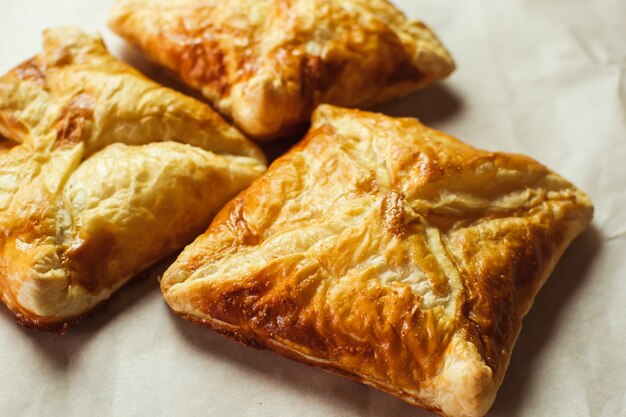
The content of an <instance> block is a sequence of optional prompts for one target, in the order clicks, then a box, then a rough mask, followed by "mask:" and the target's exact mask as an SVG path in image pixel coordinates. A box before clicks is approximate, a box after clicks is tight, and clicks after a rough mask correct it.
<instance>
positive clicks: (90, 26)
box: [0, 0, 626, 417]
mask: <svg viewBox="0 0 626 417" xmlns="http://www.w3.org/2000/svg"><path fill="white" fill-rule="evenodd" d="M110 4H111V1H102V0H100V1H98V0H89V1H87V0H75V1H71V0H55V1H50V0H0V71H1V72H2V73H4V72H5V71H7V70H9V69H10V68H11V67H13V66H15V65H16V64H18V63H19V62H22V61H24V60H25V59H27V58H29V57H30V56H31V55H33V54H35V53H37V52H38V51H39V50H40V45H41V31H42V30H43V29H44V28H46V27H55V26H62V25H78V26H80V27H82V28H84V29H85V30H87V31H90V32H95V31H100V32H101V33H102V34H103V35H104V37H105V39H106V42H107V44H108V45H109V47H110V49H111V50H112V52H113V53H114V54H115V55H117V56H119V57H122V58H123V59H124V60H126V61H128V62H131V63H132V64H134V65H135V66H138V67H139V68H140V69H141V70H143V71H146V72H148V73H150V74H159V73H158V72H155V70H154V67H152V66H150V64H148V63H147V62H146V61H145V60H144V59H143V58H142V57H141V56H140V55H139V54H138V53H136V52H135V51H134V50H132V48H130V47H128V46H126V45H125V44H124V42H122V41H121V40H120V39H119V38H117V37H116V36H115V35H113V34H112V33H111V32H110V31H108V30H107V29H106V25H105V22H106V15H107V12H108V10H109V8H110ZM397 4H399V5H400V6H401V7H402V8H403V9H404V10H405V11H406V12H407V13H408V14H409V15H411V16H412V17H417V18H421V19H423V20H424V21H425V22H427V23H428V24H429V25H430V26H431V27H433V29H434V30H435V31H436V32H437V33H438V35H439V36H440V37H441V39H442V40H443V42H444V43H445V44H446V46H447V47H448V48H449V49H450V51H451V52H452V54H453V55H454V57H455V59H456V62H457V64H458V70H457V71H456V73H455V74H454V75H453V76H452V77H451V78H450V79H449V80H447V81H445V82H444V83H441V84H439V85H437V86H434V87H432V88H430V89H428V90H426V91H424V92H421V93H416V94H412V95H410V96H408V97H405V98H402V99H399V100H396V101H394V102H391V103H388V104H386V105H383V106H379V107H378V109H379V110H382V111H385V112H387V113H389V114H393V115H404V116H417V117H420V118H421V119H422V121H424V122H425V123H427V124H429V125H431V126H433V127H435V128H438V129H441V130H444V131H446V132H448V133H450V134H452V135H455V136H457V137H459V138H461V139H462V140H464V141H465V142H468V143H470V144H472V145H474V146H477V147H480V148H485V149H489V150H502V151H509V152H517V153H524V154H527V155H530V156H532V157H534V158H535V159H537V160H539V161H540V162H542V163H544V164H545V165H547V166H549V167H551V168H552V169H554V170H555V171H557V172H559V173H560V174H562V175H563V176H565V177H566V178H568V179H569V180H571V181H572V182H574V183H575V184H576V185H578V186H579V187H580V188H582V189H583V190H585V191H586V192H588V193H589V195H590V196H591V199H592V200H593V202H594V204H595V207H596V212H595V217H594V221H593V224H592V226H591V227H590V228H589V229H588V230H587V231H586V232H585V233H584V234H583V235H582V236H581V237H580V238H579V239H578V240H576V241H575V242H574V243H573V244H572V246H571V247H570V249H569V250H568V251H567V252H566V253H565V255H564V256H563V258H562V260H561V262H560V263H559V265H558V266H557V268H556V270H555V271H554V274H553V275H552V277H551V278H550V280H549V281H548V283H547V284H546V286H545V287H544V289H543V290H542V291H541V292H540V294H539V296H538V298H537V299H536V302H535V305H534V307H533V309H532V310H531V311H530V313H529V315H528V316H527V317H526V319H525V320H524V328H523V330H522V334H521V336H520V338H519V339H518V342H517V345H516V348H515V351H514V353H513V357H512V360H511V365H510V367H509V370H508V372H507V376H506V378H505V381H504V384H503V385H502V388H501V390H500V393H499V395H498V398H497V400H496V402H495V405H494V407H493V409H492V410H491V412H490V414H489V416H493V417H495V416H498V417H504V416H507V417H509V416H520V417H521V416H533V417H542V416H545V417H548V416H550V417H552V416H568V417H589V416H593V417H600V416H602V417H614V416H626V262H625V260H626V210H625V209H624V207H626V197H625V195H626V2H625V1H624V0H594V1H590V0H550V1H545V0H509V1H501V0H466V1H455V0H445V1H444V0H439V1H426V0H404V1H401V0H397ZM159 77H161V78H162V75H159ZM157 78H158V77H157ZM283 147H284V146H283ZM280 148H281V146H275V148H274V150H275V149H280ZM158 273H159V272H158V271H156V272H153V273H152V275H151V276H150V277H148V278H147V279H143V280H138V281H136V282H134V283H132V284H130V285H129V286H127V287H125V288H123V289H122V291H120V293H119V294H118V295H117V296H115V297H114V298H113V299H112V300H111V301H110V302H109V303H108V304H106V306H105V307H104V308H103V309H101V310H100V311H98V312H97V313H96V314H94V315H93V316H92V317H90V318H88V319H87V320H85V321H83V322H82V323H81V324H80V325H78V326H77V327H75V328H72V329H70V331H69V332H68V334H66V335H64V336H59V335H54V334H39V333H35V332H32V331H27V330H23V329H21V328H20V327H18V326H17V325H16V324H15V323H14V322H13V320H12V318H11V316H10V315H9V314H8V312H7V311H6V309H4V308H1V309H0V415H1V416H7V417H9V416H11V417H12V416H24V417H30V416H77V417H78V416H86V415H89V416H94V417H96V416H155V417H157V416H164V417H165V416H202V415H206V416H209V415H210V416H231V415H232V416H268V417H269V416H272V417H273V416H287V417H289V416H298V417H312V416H412V417H419V416H421V417H425V416H429V415H430V414H428V413H426V412H424V411H421V410H419V409H417V408H414V407H412V406H409V405H407V404H404V403H403V402H401V401H400V400H397V399H395V398H393V397H391V396H389V395H386V394H383V393H380V392H377V391H375V390H373V389H371V388H368V387H366V386H364V385H361V384H358V383H355V382H351V381H347V380H344V379H342V378H340V377H337V376H334V375H331V374H327V373H325V372H323V371H321V370H318V369H315V368H312V367H309V366H306V365H302V364H299V363H296V362H292V361H290V360H288V359H285V358H282V357H280V356H278V355H276V354H274V353H272V352H268V351H257V350H254V349H251V348H247V347H245V346H242V345H239V344H237V343H235V342H232V341H230V340H228V339H226V338H224V337H222V336H219V335H217V334H215V333H213V332H211V331H209V330H207V329H205V328H202V327H200V326H197V325H193V324H190V323H187V322H186V321H184V320H182V319H179V318H177V317H175V316H174V315H173V314H171V313H170V311H169V310H168V308H167V306H166V305H165V303H164V302H163V301H162V299H161V296H160V293H159V291H158V284H157V280H156V279H155V277H156V276H157V275H158Z"/></svg>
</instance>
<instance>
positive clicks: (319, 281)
mask: <svg viewBox="0 0 626 417" xmlns="http://www.w3.org/2000/svg"><path fill="white" fill-rule="evenodd" d="M592 212H593V208H592V205H591V202H590V200H589V199H588V198H587V196H586V195H585V194H584V193H582V192H581V191H579V190H578V189H577V188H575V187H574V186H573V185H572V184H570V183H569V182H568V181H566V180H565V179H563V178H562V177H560V176H559V175H557V174H556V173H554V172H552V171H551V170H549V169H547V168H546V167H544V166H542V165H541V164H539V163H537V162H535V161H534V160H532V159H530V158H528V157H525V156H521V155H513V154H506V153H497V152H496V153H494V152H486V151H481V150H477V149H475V148H473V147H471V146H469V145H466V144H464V143H462V142H460V141H459V140H457V139H454V138H452V137H450V136H448V135H446V134H444V133H441V132H438V131H435V130H433V129H429V128H427V127H425V126H423V125H422V124H420V123H419V122H418V121H417V120H415V119H409V118H392V117H388V116H384V115H381V114H375V113H368V112H364V111H358V110H348V109H343V108H339V107H333V106H329V105H323V106H320V107H319V108H318V109H317V110H316V111H315V114H314V116H313V123H312V127H311V129H310V131H309V132H308V134H307V136H306V137H305V138H304V139H303V141H302V142H301V143H300V144H298V145H297V146H295V147H294V148H292V150H291V151H289V152H288V153H287V154H285V155H284V156H282V157H281V158H279V159H278V160H276V161H275V162H274V163H273V164H272V166H271V167H270V168H269V170H268V171H267V172H266V173H265V174H264V175H263V176H262V177H261V178H259V179H258V180H257V181H255V182H254V184H252V186H251V187H250V188H248V189H246V190H245V191H244V192H242V193H241V194H240V195H239V196H238V197H236V198H235V199H234V200H232V201H231V202H229V203H228V204H227V205H226V206H225V207H224V208H223V209H222V210H221V211H220V213H219V214H218V215H217V216H216V218H215V220H214V221H213V222H212V224H211V226H210V228H209V229H208V230H207V232H206V233H205V234H203V235H201V236H200V237H198V238H197V239H196V241H195V242H194V243H192V244H191V245H189V246H187V248H186V249H185V250H184V251H183V252H182V253H181V255H180V256H179V258H178V259H177V261H176V262H175V263H174V264H173V265H172V266H171V267H170V268H169V269H168V270H167V271H166V273H165V275H164V277H163V279H162V281H161V289H162V292H163V295H164V297H165V300H166V301H167V303H168V304H169V305H170V307H171V308H172V309H173V310H174V311H175V312H176V313H177V314H179V315H182V316H183V317H185V318H187V319H190V320H192V321H195V322H198V323H202V324H204V325H206V326H209V327H211V328H213V329H215V330H217V331H219V332H221V333H224V334H226V335H227V336H229V337H232V338H234V339H236V340H239V341H242V342H244V343H247V344H250V345H254V346H259V347H266V348H270V349H273V350H275V351H277V352H280V353H282V354H284V355H286V356H288V357H290V358H293V359H296V360H299V361H302V362H305V363H308V364H311V365H315V366H319V367H322V368H325V369H327V370H331V371H335V372H337V373H339V374H341V375H343V376H346V377H349V378H352V379H354V380H357V381H360V382H363V383H365V384H368V385H371V386H373V387H375V388H378V389H380V390H382V391H386V392H388V393H391V394H393V395H395V396H397V397H400V398H402V399H403V400H405V401H407V402H409V403H412V404H415V405H417V406H420V407H424V408H426V409H429V410H431V411H434V412H437V413H439V414H441V415H443V416H448V417H468V416H469V417H478V416H482V415H484V414H485V413H486V412H487V410H488V409H489V407H490V406H491V404H492V402H493V400H494V398H495V395H496V392H497V389H498V387H499V386H500V384H501V382H502V379H503V377H504V373H505V370H506V368H507V366H508V362H509V358H510V355H511V351H512V349H513V345H514V342H515V340H516V338H517V336H518V334H519V332H520V329H521V323H522V318H523V317H524V315H525V314H526V313H527V312H528V310H529V308H530V306H531V304H532V302H533V299H534V297H535V296H536V294H537V292H538V291H539V289H540V287H541V286H542V285H543V283H544V282H545V280H546V279H547V277H548V276H549V275H550V273H551V271H552V270H553V268H554V266H555V264H556V263H557V261H558V259H559V258H560V256H561V254H562V253H563V251H564V250H565V248H566V247H567V246H568V245H569V243H570V242H571V241H572V240H573V239H574V238H575V237H576V236H577V235H578V234H579V233H581V231H582V230H584V229H585V227H587V225H588V223H589V222H590V220H591V217H592Z"/></svg>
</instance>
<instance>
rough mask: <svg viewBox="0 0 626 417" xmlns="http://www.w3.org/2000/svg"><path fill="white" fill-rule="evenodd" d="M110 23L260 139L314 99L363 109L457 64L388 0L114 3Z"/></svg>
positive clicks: (304, 114)
mask: <svg viewBox="0 0 626 417" xmlns="http://www.w3.org/2000/svg"><path fill="white" fill-rule="evenodd" d="M109 26H110V27H111V28H112V29H113V30H114V31H115V32H117V33H118V34H119V35H121V36H122V37H124V38H126V39H127V40H128V41H130V42H131V43H133V44H135V45H136V46H138V47H139V48H141V49H142V50H143V51H144V52H145V53H146V54H147V55H148V56H149V57H150V58H151V59H152V60H154V61H155V62H157V63H159V64H161V65H163V66H164V67H166V68H168V69H169V70H170V71H172V72H173V73H174V74H176V75H177V76H178V77H180V78H181V79H182V80H183V81H184V82H185V83H187V84H188V85H190V86H191V87H193V88H195V89H197V90H199V91H201V92H202V94H203V95H204V96H205V97H206V98H207V99H209V100H210V101H211V102H212V104H213V105H214V106H215V107H216V108H217V109H219V111H220V112H222V113H223V114H224V115H226V116H227V117H229V118H230V119H232V120H233V121H234V122H235V123H236V125H237V126H239V127H240V128H241V129H242V130H243V131H244V132H245V133H247V134H249V135H251V136H254V137H256V138H258V139H274V138H276V137H281V136H285V135H288V134H290V133H293V132H294V130H296V129H298V127H299V126H301V125H302V124H303V123H307V122H308V121H309V120H310V115H311V113H312V111H313V109H314V108H315V107H316V106H317V105H318V104H321V103H332V104H336V105H341V106H348V107H364V106H369V105H371V104H374V103H378V102H382V101H385V100H388V99H390V98H392V97H394V96H398V95H401V94H407V93H409V92H411V91H413V90H416V89H418V88H421V87H424V86H426V85H428V84H430V83H432V82H434V81H437V80H439V79H442V78H444V77H446V76H447V75H449V74H450V73H451V72H452V71H453V70H454V62H453V60H452V58H451V57H450V55H449V53H448V52H447V51H446V49H445V48H444V47H443V46H442V44H441V43H440V41H439V40H438V39H437V37H436V36H435V34H434V33H433V32H432V31H431V30H430V29H429V28H428V27H427V26H426V25H425V24H423V23H422V22H419V21H416V20H411V19H408V18H407V17H406V16H405V15H404V14H403V13H402V12H401V11H400V10H398V9H397V8H396V7H395V6H393V5H392V4H391V3H390V2H388V1H387V0H341V1H337V0H332V1H331V0H295V1H282V0H261V1H258V0H239V1H226V2H224V1H220V0H200V1H196V0H194V1H191V0H174V1H172V0H118V1H117V2H116V4H115V6H114V8H113V9H112V11H111V14H110V18H109Z"/></svg>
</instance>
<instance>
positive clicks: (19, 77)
mask: <svg viewBox="0 0 626 417" xmlns="http://www.w3.org/2000/svg"><path fill="white" fill-rule="evenodd" d="M0 136H3V137H4V139H0V144H1V146H0V297H1V298H2V301H3V302H4V303H5V304H6V305H7V306H8V308H9V309H10V310H11V311H12V312H13V313H14V314H15V316H16V318H17V319H18V321H20V322H21V323H22V324H24V325H26V326H29V327H34V328H37V329H48V330H58V329H62V328H63V327H64V325H65V324H66V323H67V322H68V321H71V320H72V319H75V318H76V317H78V316H80V315H82V314H84V313H85V312H87V311H89V310H90V309H92V308H93V307H94V306H95V305H96V304H98V303H100V302H101V301H103V300H105V299H107V298H108V297H109V296H110V295H111V293H113V292H114V291H115V290H116V289H118V288H119V287H120V286H121V285H123V284H124V283H125V282H126V281H128V280H129V279H130V278H131V277H133V276H134V275H136V274H137V273H138V272H140V271H142V270H144V269H145V268H147V267H148V266H150V265H151V264H153V263H155V262H157V261H158V260H160V259H162V258H163V257H165V256H167V255H169V254H171V253H173V252H175V251H176V250H178V249H180V248H181V247H183V246H184V245H185V244H187V243H189V242H190V241H191V240H192V239H193V238H194V237H196V236H197V235H198V233H200V232H202V231H203V230H205V229H206V227H207V226H208V224H209V223H210V220H211V219H212V218H213V216H214V214H215V213H216V212H217V210H219V209H220V208H221V207H222V205H223V204H224V203H226V202H227V201H228V200H230V199H231V198H232V197H233V196H235V195H236V194H237V193H238V192H239V191H241V190H242V189H244V188H245V187H247V186H248V185H249V184H250V183H251V182H252V180H253V179H254V178H256V177H257V176H259V175H260V174H261V173H262V172H263V171H264V170H265V161H264V157H263V155H262V153H261V152H260V151H259V149H258V148H257V147H256V146H255V145H253V144H252V143H250V142H249V141H247V140H246V139H245V138H244V137H243V136H242V135H241V134H240V133H239V132H238V131H237V130H236V129H235V128H233V127H231V126H229V125H228V124H226V122H224V120H222V118H221V117H220V116H218V115H217V114H216V113H214V112H213V111H212V110H211V109H210V108H209V107H208V106H207V105H205V104H203V103H201V102H199V101H196V100H194V99H192V98H189V97H186V96H184V95H182V94H179V93H177V92H175V91H173V90H170V89H167V88H164V87H161V86H159V85H158V84H155V83H154V82H152V81H149V80H148V79H146V78H145V77H143V76H142V75H141V74H140V73H139V72H137V71H136V70H134V69H133V68H131V67H129V66H128V65H126V64H124V63H122V62H120V61H118V60H117V59H115V58H113V57H112V56H111V55H109V53H108V52H107V51H106V49H105V47H104V45H103V43H102V42H101V40H100V39H99V38H96V37H91V36H88V35H85V34H83V33H81V32H80V31H78V30H76V29H69V28H67V29H56V30H48V31H46V32H45V34H44V48H43V52H42V53H41V54H40V55H38V56H36V57H34V58H33V59H31V60H29V61H27V62H25V63H23V64H22V65H20V66H18V67H17V68H15V69H13V70H11V71H10V72H9V73H8V74H6V75H4V76H3V77H1V78H0Z"/></svg>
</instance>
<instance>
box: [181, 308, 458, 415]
mask: <svg viewBox="0 0 626 417" xmlns="http://www.w3.org/2000/svg"><path fill="white" fill-rule="evenodd" d="M172 311H173V312H174V314H175V315H177V316H178V317H181V318H183V319H185V320H188V321H190V322H192V323H195V324H198V325H201V326H204V327H207V328H209V329H211V330H213V331H215V332H217V333H219V334H221V335H222V336H225V337H227V338H229V339H231V340H234V341H236V342H239V343H241V344H242V345H244V346H249V347H251V348H254V349H259V350H270V351H273V352H275V353H277V354H280V355H282V356H285V357H287V358H289V359H291V360H293V361H296V362H301V363H304V364H306V365H310V366H314V367H316V368H319V369H322V370H324V371H326V372H329V373H331V374H335V375H338V376H340V377H342V378H345V379H348V380H351V381H355V382H359V383H361V384H366V385H369V386H371V387H372V388H375V389H377V390H379V391H382V392H385V393H387V394H391V395H393V396H394V397H396V398H399V399H400V400H402V401H404V402H406V403H408V404H411V405H413V406H417V407H420V408H423V409H425V410H427V411H430V412H431V413H435V414H438V415H440V416H442V417H446V415H445V414H444V413H443V412H442V411H441V410H440V409H439V408H436V407H433V406H432V405H428V404H425V403H423V402H421V401H420V400H419V399H417V398H415V397H413V396H411V395H409V394H402V393H398V392H397V391H394V390H391V389H390V388H388V387H386V386H384V385H381V384H378V383H376V382H374V381H372V380H370V379H367V378H364V377H362V376H360V375H358V374H356V373H354V372H348V371H346V370H343V369H340V368H338V367H336V366H333V365H332V364H331V363H329V364H327V365H325V364H320V363H319V362H315V361H312V360H310V359H309V358H307V357H306V356H304V355H301V354H299V353H298V352H296V351H294V350H290V349H285V348H283V347H282V346H281V345H279V344H276V343H271V339H269V338H266V337H263V336H260V335H258V334H247V333H245V332H243V331H240V330H241V329H239V328H234V327H233V328H228V327H226V326H223V325H220V324H219V322H218V321H209V320H202V319H199V318H197V317H194V316H192V315H189V314H185V313H181V312H178V311H175V310H172Z"/></svg>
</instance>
